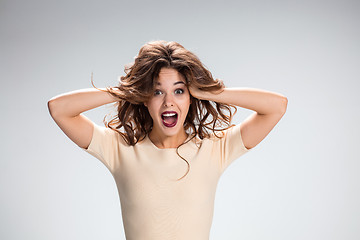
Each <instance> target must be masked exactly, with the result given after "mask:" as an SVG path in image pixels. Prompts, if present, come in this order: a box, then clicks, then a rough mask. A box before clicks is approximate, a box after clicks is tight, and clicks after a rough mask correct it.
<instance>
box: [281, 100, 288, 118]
mask: <svg viewBox="0 0 360 240" xmlns="http://www.w3.org/2000/svg"><path fill="white" fill-rule="evenodd" d="M287 104H288V99H287V97H285V96H283V97H281V104H280V106H281V107H280V112H281V113H282V115H284V114H285V112H286V109H287Z"/></svg>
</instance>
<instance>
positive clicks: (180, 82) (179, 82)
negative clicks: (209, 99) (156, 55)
mask: <svg viewBox="0 0 360 240" xmlns="http://www.w3.org/2000/svg"><path fill="white" fill-rule="evenodd" d="M177 84H184V85H185V83H184V82H182V81H178V82H176V83H174V85H177ZM156 85H161V84H160V83H159V82H157V84H156Z"/></svg>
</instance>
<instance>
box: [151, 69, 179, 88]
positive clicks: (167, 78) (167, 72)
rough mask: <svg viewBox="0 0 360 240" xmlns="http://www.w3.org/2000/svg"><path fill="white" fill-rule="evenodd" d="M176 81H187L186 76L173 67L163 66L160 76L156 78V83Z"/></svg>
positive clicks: (162, 83)
mask: <svg viewBox="0 0 360 240" xmlns="http://www.w3.org/2000/svg"><path fill="white" fill-rule="evenodd" d="M175 82H183V83H185V78H184V76H183V75H182V74H181V73H179V72H178V71H177V70H176V69H173V68H162V69H161V70H160V72H159V77H158V79H157V80H156V85H164V84H167V83H169V84H173V83H175Z"/></svg>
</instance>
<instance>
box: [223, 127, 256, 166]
mask: <svg viewBox="0 0 360 240" xmlns="http://www.w3.org/2000/svg"><path fill="white" fill-rule="evenodd" d="M220 148H221V172H224V171H225V169H226V168H227V167H228V166H229V165H230V164H231V163H232V162H233V161H234V160H235V159H237V158H239V157H240V156H242V155H243V154H245V153H247V152H248V151H250V149H247V148H246V147H245V145H244V142H243V140H242V136H241V131H240V124H238V125H236V126H234V127H231V128H228V129H227V130H225V131H224V137H223V138H221V140H220Z"/></svg>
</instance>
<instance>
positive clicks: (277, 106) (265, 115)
mask: <svg viewBox="0 0 360 240" xmlns="http://www.w3.org/2000/svg"><path fill="white" fill-rule="evenodd" d="M190 92H191V94H192V95H193V96H194V97H197V98H199V99H203V100H210V101H215V102H221V103H225V104H231V105H236V106H238V107H243V108H246V109H250V110H253V111H255V113H253V114H252V115H250V116H249V117H248V118H247V119H245V120H244V122H243V123H242V124H241V128H240V129H241V135H242V138H243V142H244V145H245V147H246V148H248V149H251V148H253V147H255V146H256V145H257V144H259V143H260V142H261V141H262V140H263V139H264V138H265V137H266V136H267V135H268V134H269V132H270V131H271V130H272V129H273V128H274V126H275V125H276V124H277V123H278V122H279V121H280V119H281V118H282V116H283V115H284V114H285V112H286V108H287V102H288V101H287V98H286V97H285V96H283V95H281V94H278V93H274V92H270V91H265V90H260V89H254V88H224V89H223V91H222V92H220V93H216V94H215V93H209V92H204V91H200V90H199V89H190Z"/></svg>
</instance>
